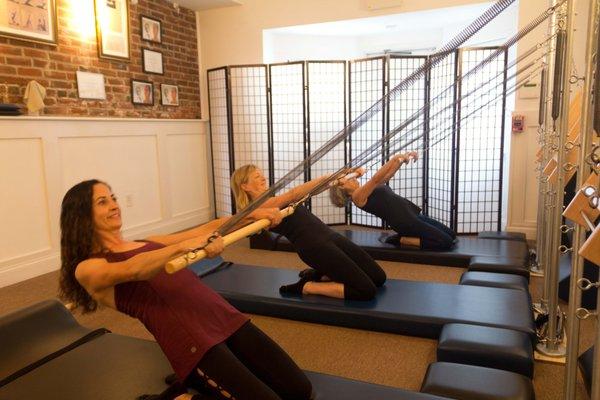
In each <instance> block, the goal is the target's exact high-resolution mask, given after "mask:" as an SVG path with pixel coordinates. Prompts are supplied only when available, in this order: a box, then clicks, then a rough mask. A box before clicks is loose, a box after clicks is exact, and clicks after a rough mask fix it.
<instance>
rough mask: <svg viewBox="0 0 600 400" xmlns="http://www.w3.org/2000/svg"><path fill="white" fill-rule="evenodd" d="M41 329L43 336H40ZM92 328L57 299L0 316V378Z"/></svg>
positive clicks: (55, 349) (75, 339)
mask: <svg viewBox="0 0 600 400" xmlns="http://www.w3.org/2000/svg"><path fill="white" fill-rule="evenodd" d="M41 332H43V340H39V337H40V335H41V334H42V333H41ZM91 332H92V330H91V329H88V328H84V327H83V326H81V325H79V323H78V322H77V321H76V320H75V318H73V316H72V315H71V313H70V312H69V310H67V309H66V308H65V307H64V306H63V305H62V304H61V303H60V302H59V301H58V300H47V301H43V302H41V303H37V304H34V305H33V306H31V307H27V308H25V309H22V310H19V311H16V312H13V313H11V314H7V315H5V316H2V317H0V360H2V362H0V381H2V380H3V379H5V378H7V377H8V376H9V375H11V374H14V373H15V372H17V371H19V370H21V369H23V368H25V367H27V366H28V365H30V364H32V363H34V362H36V361H38V360H40V359H42V358H44V357H46V356H48V355H49V354H52V353H55V352H57V351H60V350H61V349H63V348H64V347H66V346H69V345H70V344H71V343H73V342H75V341H77V340H79V339H81V338H82V337H84V336H86V335H87V334H89V333H91ZM25 343H26V344H27V345H26V346H25V345H24V344H25Z"/></svg>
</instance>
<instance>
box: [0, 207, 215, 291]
mask: <svg viewBox="0 0 600 400" xmlns="http://www.w3.org/2000/svg"><path fill="white" fill-rule="evenodd" d="M212 217H213V211H212V210H211V208H210V207H206V208H203V209H200V210H197V211H195V212H193V213H190V214H188V215H186V216H180V217H177V218H172V219H170V220H168V221H160V222H157V223H152V224H149V225H145V226H141V227H135V228H133V229H129V230H126V231H125V232H124V233H125V236H126V237H127V238H132V239H139V238H143V237H146V236H150V235H155V234H158V233H166V232H177V231H181V230H184V229H187V228H191V227H193V226H196V225H200V224H202V223H204V222H207V221H208V220H210V219H212ZM59 268H60V249H55V250H54V251H51V252H49V253H47V254H45V255H43V256H38V257H35V258H32V259H28V260H27V261H21V262H19V263H15V264H14V265H10V264H8V265H7V266H6V267H4V268H3V269H2V271H0V288H2V287H5V286H9V285H13V284H15V283H19V282H22V281H25V280H27V279H31V278H35V277H36V276H40V275H43V274H47V273H49V272H52V271H56V270H58V269H59Z"/></svg>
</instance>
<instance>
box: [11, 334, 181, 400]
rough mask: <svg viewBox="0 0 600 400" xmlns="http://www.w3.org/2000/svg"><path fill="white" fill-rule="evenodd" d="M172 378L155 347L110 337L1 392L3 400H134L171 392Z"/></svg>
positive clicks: (92, 343) (168, 366) (24, 377)
mask: <svg viewBox="0 0 600 400" xmlns="http://www.w3.org/2000/svg"><path fill="white" fill-rule="evenodd" d="M38 336H40V339H41V335H39V333H38ZM26 345H27V343H26V342H24V345H21V346H20V348H21V349H22V348H24V347H26ZM172 373H173V370H172V369H171V366H170V365H169V363H168V361H167V359H166V357H165V356H164V355H163V353H162V351H161V350H160V348H159V347H158V345H157V344H156V343H155V342H152V341H149V340H142V339H137V338H130V337H126V336H121V335H115V334H106V335H102V336H100V337H98V338H96V339H94V340H92V341H90V342H88V343H86V344H83V345H81V346H79V347H77V348H75V349H73V350H71V351H69V352H67V353H65V354H63V355H61V356H60V357H57V358H55V359H54V360H52V361H50V362H48V363H47V364H44V365H43V366H41V367H39V368H37V369H35V370H33V371H31V372H29V373H28V374H26V375H24V376H22V377H20V378H18V379H17V380H15V381H13V382H11V383H9V384H8V385H6V386H3V387H1V388H0V399H1V400H16V399H45V400H54V399H55V400H66V399H85V400H133V399H135V398H136V397H137V396H139V395H141V394H145V393H160V392H162V391H163V390H165V389H166V388H167V386H166V384H165V383H164V378H165V376H167V375H169V374H172Z"/></svg>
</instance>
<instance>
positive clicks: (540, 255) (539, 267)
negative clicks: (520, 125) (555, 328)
mask: <svg viewBox="0 0 600 400" xmlns="http://www.w3.org/2000/svg"><path fill="white" fill-rule="evenodd" d="M550 42H552V41H550ZM547 88H548V67H547V66H546V67H544V69H542V77H541V80H540V110H539V118H538V125H539V127H538V133H539V135H540V137H539V143H540V151H541V155H542V156H541V157H540V163H539V164H540V165H539V168H538V169H539V174H538V181H539V184H538V209H537V232H536V259H535V265H533V266H531V267H532V268H531V269H532V272H535V273H537V274H539V275H543V274H544V267H543V265H544V260H545V258H544V247H545V240H544V238H545V232H546V226H545V225H546V224H545V207H546V184H545V182H544V173H543V169H544V163H545V161H544V160H545V159H546V157H544V153H545V152H546V149H545V147H546V133H545V132H546V127H547V124H546V121H547V120H546V99H547V97H548V93H547ZM546 162H547V161H546ZM544 311H546V310H544Z"/></svg>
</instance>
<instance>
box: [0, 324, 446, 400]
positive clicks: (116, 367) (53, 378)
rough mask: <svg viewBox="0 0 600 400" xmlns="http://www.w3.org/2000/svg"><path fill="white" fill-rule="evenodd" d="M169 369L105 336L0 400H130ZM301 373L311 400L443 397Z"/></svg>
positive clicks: (147, 351)
mask: <svg viewBox="0 0 600 400" xmlns="http://www.w3.org/2000/svg"><path fill="white" fill-rule="evenodd" d="M171 373H172V370H171V367H170V365H169V363H168V362H167V360H166V358H165V357H164V356H163V354H162V352H161V350H160V348H159V347H158V345H157V344H156V343H155V342H151V341H147V340H142V339H136V338H129V337H125V336H120V335H114V334H107V335H104V336H103V337H101V338H98V339H96V340H94V341H92V342H90V343H87V344H85V345H83V346H81V347H79V348H77V349H75V350H73V351H71V352H69V353H66V354H64V355H63V356H61V357H59V358H57V359H55V360H53V361H51V362H50V363H48V364H46V365H44V366H42V367H40V368H38V369H36V370H34V371H32V372H30V373H29V374H27V375H25V376H23V377H21V378H19V379H18V380H16V381H14V382H12V383H10V384H8V385H7V386H4V387H2V388H0V399H2V400H15V399H44V400H67V399H85V400H134V399H135V398H136V397H137V396H139V395H141V394H151V393H152V394H154V393H160V392H162V391H163V390H165V389H166V385H165V384H164V383H163V380H164V377H165V376H167V375H169V374H171ZM306 374H307V376H308V378H309V379H310V381H311V382H312V384H313V392H314V394H315V397H314V400H338V399H345V400H371V399H389V400H443V399H444V398H443V397H438V396H433V395H430V394H424V393H418V392H410V391H408V390H404V389H397V388H392V387H388V386H381V385H375V384H371V383H367V382H360V381H355V380H350V379H344V378H340V377H336V376H332V375H327V374H320V373H316V372H306ZM203 398H204V397H203ZM206 399H207V400H208V399H212V398H211V397H206Z"/></svg>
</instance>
